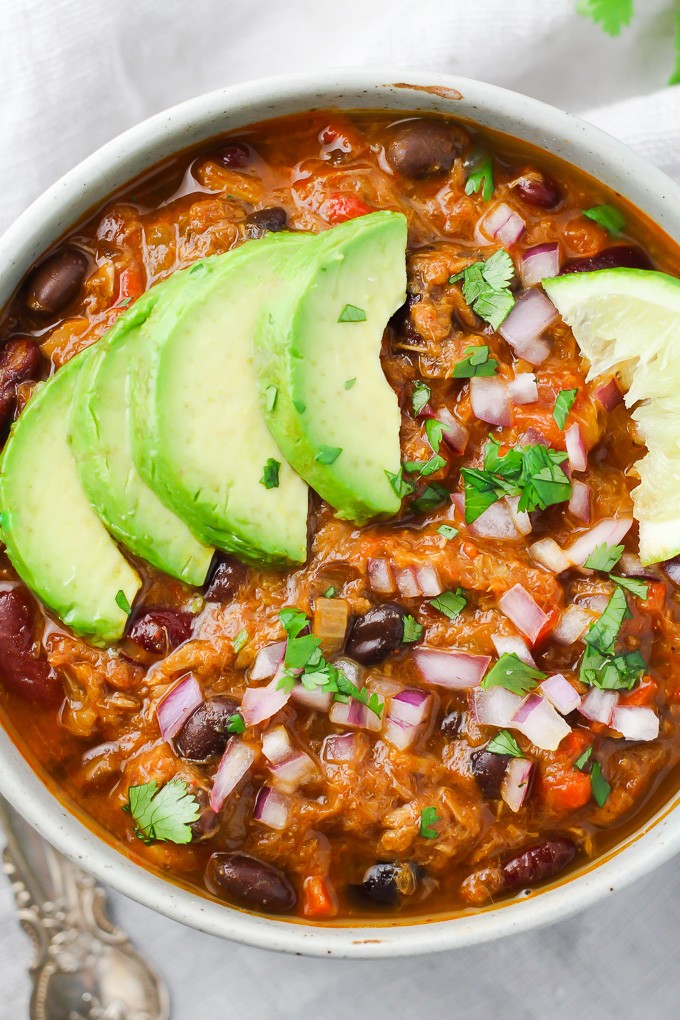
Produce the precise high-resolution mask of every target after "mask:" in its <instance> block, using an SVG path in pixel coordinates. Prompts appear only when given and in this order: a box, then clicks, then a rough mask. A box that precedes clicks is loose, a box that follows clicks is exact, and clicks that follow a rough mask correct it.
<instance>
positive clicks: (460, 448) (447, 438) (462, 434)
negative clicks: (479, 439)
mask: <svg viewBox="0 0 680 1020" xmlns="http://www.w3.org/2000/svg"><path fill="white" fill-rule="evenodd" d="M434 418H435V420H436V421H438V422H440V423H441V424H442V425H443V426H444V431H443V432H442V439H443V440H444V442H445V443H446V445H447V446H450V447H451V449H452V450H455V452H456V453H465V447H466V446H467V442H468V439H469V438H470V434H469V432H468V430H467V429H466V428H465V426H463V425H461V423H460V422H459V421H458V419H457V418H454V416H453V415H452V414H451V412H450V411H449V410H448V408H446V407H440V408H438V409H437V411H436V412H435V413H434Z"/></svg>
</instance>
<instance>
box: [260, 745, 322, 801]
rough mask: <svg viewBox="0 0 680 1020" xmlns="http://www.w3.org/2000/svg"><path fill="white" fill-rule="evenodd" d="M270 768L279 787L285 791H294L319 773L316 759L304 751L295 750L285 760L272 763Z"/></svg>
mask: <svg viewBox="0 0 680 1020" xmlns="http://www.w3.org/2000/svg"><path fill="white" fill-rule="evenodd" d="M269 770H270V772H271V774H272V776H273V777H274V780H275V782H276V785H277V787H279V789H281V790H283V791H284V792H285V793H292V792H293V790H297V788H298V786H302V785H303V783H307V782H309V780H310V779H313V778H314V777H315V776H316V775H317V768H316V765H315V764H314V761H313V760H312V759H311V758H310V757H309V755H308V754H305V753H304V751H294V752H293V754H292V755H291V756H290V757H289V758H286V760H285V761H281V762H277V764H276V765H270V766H269Z"/></svg>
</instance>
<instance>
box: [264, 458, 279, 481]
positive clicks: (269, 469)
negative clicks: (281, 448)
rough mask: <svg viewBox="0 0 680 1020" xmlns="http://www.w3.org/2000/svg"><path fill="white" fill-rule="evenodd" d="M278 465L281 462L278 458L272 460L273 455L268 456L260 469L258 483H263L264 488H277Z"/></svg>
mask: <svg viewBox="0 0 680 1020" xmlns="http://www.w3.org/2000/svg"><path fill="white" fill-rule="evenodd" d="M280 467H281V464H280V462H279V461H278V460H274V458H273V457H269V458H268V460H267V462H266V464H265V466H264V469H263V471H262V478H260V485H264V487H265V489H278V487H279V468H280Z"/></svg>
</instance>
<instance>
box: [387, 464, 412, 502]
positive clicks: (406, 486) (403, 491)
mask: <svg viewBox="0 0 680 1020" xmlns="http://www.w3.org/2000/svg"><path fill="white" fill-rule="evenodd" d="M385 474H386V475H387V479H388V481H389V483H390V485H391V486H392V488H393V489H394V491H395V492H396V494H397V496H398V497H399V499H403V498H404V496H410V495H411V493H412V492H415V489H414V488H413V486H412V485H411V483H410V482H405V481H404V473H403V471H402V469H401V468H399V470H398V471H397V473H396V474H393V473H392V472H391V471H387V470H385Z"/></svg>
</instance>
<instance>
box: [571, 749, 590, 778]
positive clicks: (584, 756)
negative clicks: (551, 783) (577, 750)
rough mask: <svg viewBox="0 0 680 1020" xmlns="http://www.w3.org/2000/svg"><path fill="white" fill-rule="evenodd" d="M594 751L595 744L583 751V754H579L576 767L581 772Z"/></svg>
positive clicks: (575, 763)
mask: <svg viewBox="0 0 680 1020" xmlns="http://www.w3.org/2000/svg"><path fill="white" fill-rule="evenodd" d="M592 753H593V745H592V744H591V745H590V747H586V749H585V751H584V752H583V754H580V755H579V756H578V758H577V759H576V761H575V762H574V768H575V769H578V771H579V772H583V770H584V769H585V767H586V765H587V764H588V759H589V758H590V756H591V754H592Z"/></svg>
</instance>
